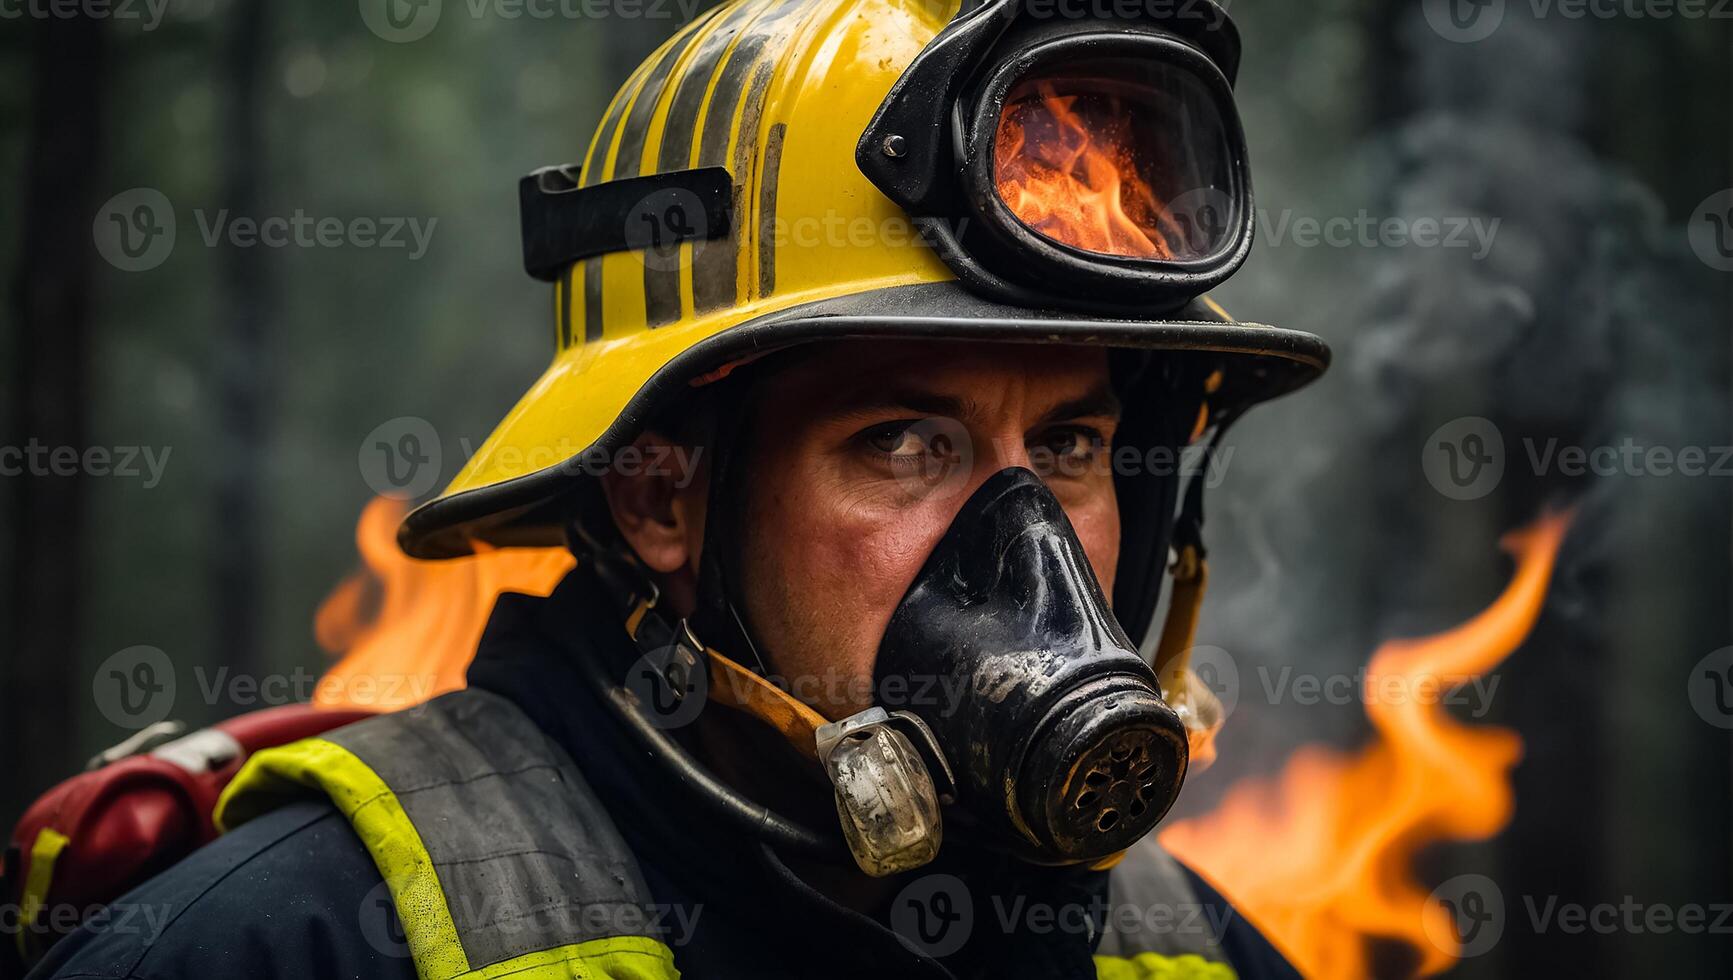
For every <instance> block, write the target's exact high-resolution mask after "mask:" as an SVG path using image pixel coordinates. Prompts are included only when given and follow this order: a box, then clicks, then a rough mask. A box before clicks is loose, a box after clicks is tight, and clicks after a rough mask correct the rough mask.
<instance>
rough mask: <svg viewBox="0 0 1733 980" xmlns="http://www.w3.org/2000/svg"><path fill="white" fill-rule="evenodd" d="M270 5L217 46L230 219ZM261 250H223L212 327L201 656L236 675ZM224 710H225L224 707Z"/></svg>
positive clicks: (260, 566) (259, 655)
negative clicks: (210, 466)
mask: <svg viewBox="0 0 1733 980" xmlns="http://www.w3.org/2000/svg"><path fill="white" fill-rule="evenodd" d="M267 15H268V8H267V6H266V4H265V2H264V0H240V2H238V3H237V4H236V5H235V8H234V11H233V13H232V14H231V16H232V18H233V23H232V25H231V27H230V32H229V35H228V41H227V44H225V45H224V52H223V67H224V72H223V73H224V77H225V78H226V79H227V81H228V84H227V85H226V86H225V87H226V88H227V89H228V99H227V104H226V105H225V106H224V116H223V132H224V133H225V134H226V146H225V152H224V160H223V168H224V174H223V206H224V207H226V208H228V209H229V213H231V214H233V215H236V216H237V217H253V218H257V217H258V216H259V215H260V214H261V210H260V207H261V203H262V199H263V195H262V194H261V191H260V187H261V183H262V182H261V173H262V172H263V171H264V169H265V166H266V159H267V157H266V154H265V151H264V135H263V125H262V120H263V111H262V109H261V106H260V101H261V98H260V95H261V93H260V71H261V69H262V68H263V66H264V65H265V64H266V62H267V61H268V60H269V45H268V43H267V41H266V32H267V24H266V19H265V18H266V17H267ZM267 261H268V253H266V252H265V251H264V250H262V249H258V248H236V247H233V246H231V247H228V248H226V249H224V250H223V252H222V255H221V268H222V271H223V274H222V292H221V294H220V298H219V306H218V309H219V310H220V311H221V313H220V316H221V320H220V322H219V323H218V325H217V330H216V346H215V350H216V364H215V371H214V374H215V380H216V389H217V410H218V417H217V433H218V435H217V438H218V446H217V452H216V454H215V456H214V457H213V458H214V459H215V461H216V488H215V492H216V500H215V507H214V511H213V514H214V517H215V522H214V526H215V528H216V529H217V530H216V533H215V534H213V535H212V536H211V538H210V548H211V551H210V561H209V568H210V575H211V595H212V598H213V602H214V614H215V620H216V622H215V625H216V629H215V631H214V632H213V634H212V639H213V642H214V643H215V650H214V651H213V652H212V656H211V657H210V658H208V660H207V662H209V663H214V664H221V665H225V666H228V667H230V668H232V669H234V670H235V671H236V672H238V673H245V674H252V675H255V676H256V675H258V674H261V673H262V672H264V671H265V670H266V669H267V667H268V665H267V664H266V663H265V660H264V657H265V651H264V650H263V649H262V648H261V643H260V637H259V631H260V623H261V620H262V618H263V605H264V590H263V585H262V578H263V571H264V567H265V562H264V542H265V528H264V503H263V498H264V488H265V485H266V479H267V474H268V470H269V465H270V459H271V454H270V453H269V452H268V451H267V445H266V444H267V441H268V439H269V432H268V427H267V425H266V419H265V413H266V408H267V406H269V405H270V404H271V401H272V398H271V395H272V392H273V390H274V387H275V385H274V378H273V376H272V370H271V365H270V358H269V357H268V355H267V351H266V336H267V334H266V323H267V320H268V318H269V316H270V307H271V284H270V277H269V269H268V268H267V267H266V264H265V263H266V262H267ZM225 713H226V712H225Z"/></svg>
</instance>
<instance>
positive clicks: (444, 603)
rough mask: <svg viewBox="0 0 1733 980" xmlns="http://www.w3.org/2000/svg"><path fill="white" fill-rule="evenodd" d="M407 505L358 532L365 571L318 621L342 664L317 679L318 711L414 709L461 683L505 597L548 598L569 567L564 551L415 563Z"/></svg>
mask: <svg viewBox="0 0 1733 980" xmlns="http://www.w3.org/2000/svg"><path fill="white" fill-rule="evenodd" d="M406 510H407V506H406V505H405V504H404V503H403V502H402V501H398V500H392V499H389V498H385V497H380V498H377V499H375V500H374V501H373V502H372V503H369V504H368V505H367V509H366V510H364V511H363V512H362V514H361V522H360V524H359V525H357V526H356V528H355V543H356V546H357V547H358V548H359V549H360V552H361V560H362V563H363V564H364V565H365V566H366V567H365V569H364V570H362V571H359V572H357V573H355V574H354V575H352V576H350V577H349V578H348V579H346V580H345V581H343V582H342V583H341V584H340V585H338V586H337V588H336V589H335V590H334V591H332V593H331V595H330V596H328V597H326V599H325V601H324V602H323V603H322V604H321V605H320V606H319V611H318V612H317V613H316V614H315V615H314V618H313V634H314V636H315V637H316V638H317V639H318V641H319V645H320V646H322V647H324V648H325V649H326V650H328V651H330V652H331V653H334V654H341V655H342V659H340V660H338V661H337V662H336V663H335V664H333V665H332V667H331V669H330V670H329V671H327V672H326V674H325V676H324V677H323V678H321V680H320V682H319V685H318V688H317V689H316V691H315V694H314V698H313V702H314V703H315V704H318V705H320V706H322V707H362V708H380V709H392V708H403V707H408V706H409V705H411V704H416V703H419V702H421V701H425V700H427V699H428V698H431V697H436V696H438V695H440V694H444V693H446V692H447V691H455V690H458V689H460V688H462V687H463V686H464V674H465V672H466V671H467V670H468V668H469V662H470V660H471V659H472V658H474V656H475V648H476V644H477V643H479V642H480V641H481V633H482V629H483V627H485V626H486V625H487V618H488V615H489V614H490V613H492V612H493V606H494V601H495V600H496V599H498V598H499V596H500V594H501V593H503V592H523V593H527V594H529V595H537V596H545V595H547V594H549V593H550V592H552V591H553V589H554V586H556V585H558V584H559V582H560V579H562V578H564V577H565V575H566V573H567V572H569V571H570V570H571V568H572V565H573V560H572V556H571V553H570V552H568V551H566V550H565V549H563V548H538V549H513V550H506V551H499V550H486V551H483V552H481V553H479V554H477V555H475V556H473V557H470V558H460V559H455V560H452V561H437V562H434V561H416V560H415V559H413V558H410V557H409V556H407V555H405V554H404V553H403V552H402V551H401V550H400V549H399V548H398V547H397V534H396V532H397V524H398V522H399V521H401V520H402V519H403V514H404V512H405V511H406Z"/></svg>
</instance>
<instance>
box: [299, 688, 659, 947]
mask: <svg viewBox="0 0 1733 980" xmlns="http://www.w3.org/2000/svg"><path fill="white" fill-rule="evenodd" d="M326 738H327V739H328V740H329V741H332V742H336V743H337V744H339V745H341V746H342V747H344V748H346V749H348V750H349V751H350V752H353V753H354V754H355V755H356V756H357V757H359V758H360V759H361V761H362V762H364V763H366V764H367V766H368V767H369V768H371V769H372V770H373V771H374V772H375V773H377V774H378V775H379V778H380V779H382V780H384V782H385V784H386V785H387V786H389V787H390V788H391V791H392V792H393V793H394V794H396V796H397V799H398V801H399V802H400V803H401V804H402V806H403V811H404V813H405V815H406V816H408V818H409V822H410V823H411V824H413V825H414V826H415V830H416V832H417V833H418V834H419V835H420V836H421V840H422V843H423V844H424V845H425V846H426V848H427V852H428V855H429V856H430V857H431V858H432V860H433V866H434V870H435V872H436V873H437V874H438V876H439V883H440V888H441V890H442V891H443V892H444V893H445V901H446V905H447V907H448V908H449V909H450V911H451V918H452V922H453V923H454V924H455V925H456V927H457V935H458V941H459V942H460V943H461V944H462V946H463V949H464V952H465V953H466V954H467V955H468V957H469V963H470V968H471V969H475V970H479V969H481V968H483V967H486V966H490V965H492V964H495V963H500V962H503V961H505V960H509V959H514V958H516V957H519V956H523V955H525V954H527V953H533V952H537V951H540V950H545V949H552V948H554V947H558V946H567V945H573V944H576V943H582V942H587V941H589V940H593V939H602V938H606V937H610V936H648V937H651V938H660V937H659V936H657V932H656V929H655V928H654V925H653V922H654V920H653V919H652V917H651V913H650V910H649V909H648V908H647V902H648V896H649V889H648V888H647V887H646V886H645V884H644V880H643V876H642V874H641V873H640V872H639V870H638V865H637V862H636V861H635V860H634V859H633V858H632V854H631V852H630V851H629V850H627V848H626V844H625V841H624V840H622V839H621V838H620V834H619V831H618V830H617V829H616V828H615V826H614V823H613V821H612V820H611V819H610V818H609V817H608V814H607V812H606V811H605V810H604V809H603V808H602V806H601V804H600V802H598V801H597V799H596V797H595V795H594V793H592V792H591V790H590V788H589V786H588V785H587V784H586V783H585V782H584V779H583V777H582V776H581V775H580V774H579V773H578V770H577V768H576V767H575V766H574V765H573V764H572V761H571V758H570V757H569V756H568V755H567V754H566V753H565V751H564V750H563V749H561V748H560V747H559V746H558V745H557V744H555V743H554V742H553V740H551V739H549V738H548V737H547V736H546V735H544V734H543V733H542V732H541V730H540V729H538V728H537V727H536V726H535V723H533V722H532V721H530V719H529V718H528V717H526V716H525V715H524V713H523V712H522V711H521V710H519V709H518V708H517V706H516V705H513V704H512V703H511V702H510V701H507V700H506V699H504V698H502V697H499V696H498V695H495V694H491V693H488V692H486V691H476V690H469V691H459V692H457V693H454V694H448V695H445V696H444V697H441V698H437V699H435V700H433V701H430V702H428V703H427V704H424V705H421V706H419V707H415V708H411V709H409V710H407V711H402V712H398V713H396V714H391V715H384V716H381V717H379V718H372V719H368V720H367V721H364V722H361V723H359V724H356V725H351V726H349V727H347V728H343V729H340V730H338V731H336V732H333V733H332V734H330V735H328V736H326Z"/></svg>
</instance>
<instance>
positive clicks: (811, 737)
mask: <svg viewBox="0 0 1733 980" xmlns="http://www.w3.org/2000/svg"><path fill="white" fill-rule="evenodd" d="M572 543H573V545H574V546H578V547H582V549H583V552H584V553H585V554H587V555H588V556H589V557H590V559H591V561H592V562H593V564H594V567H595V570H596V577H597V578H599V579H600V580H601V582H602V585H603V588H604V589H605V590H606V591H607V592H608V594H609V596H610V597H611V598H612V599H613V600H614V604H615V606H616V607H617V608H619V609H620V611H621V614H622V615H623V617H624V620H625V625H626V633H627V634H628V635H629V636H631V638H632V643H633V645H635V646H636V647H637V648H638V651H639V652H640V653H641V654H643V655H644V656H645V657H646V658H649V659H650V660H651V662H652V663H653V664H654V665H655V667H656V669H657V670H660V671H662V672H663V673H664V674H665V675H666V677H667V680H668V682H669V685H670V687H671V688H672V689H673V690H676V691H690V690H692V689H693V687H694V685H693V683H692V674H693V673H694V672H695V671H697V670H699V669H703V670H704V671H705V673H706V675H707V676H706V680H707V681H708V682H709V683H708V686H707V690H706V693H707V696H708V698H709V699H710V700H711V701H715V702H717V703H718V704H724V705H727V706H728V707H730V708H734V709H736V710H738V711H743V712H745V713H747V714H749V715H751V716H752V717H754V718H757V719H758V720H759V721H762V722H764V723H765V724H766V725H769V726H770V727H771V728H773V729H775V730H776V731H777V732H779V733H781V735H782V736H783V737H784V738H786V739H787V740H788V741H789V742H790V743H791V744H792V745H793V746H794V747H795V749H797V750H798V751H799V752H800V753H801V754H802V755H804V756H806V757H807V758H808V759H811V760H812V761H814V762H817V761H818V737H817V733H818V729H819V727H820V726H822V725H825V724H828V721H827V719H825V717H824V716H823V715H820V714H819V713H818V712H817V711H814V710H813V709H812V708H811V707H809V706H807V705H806V704H805V703H803V702H801V701H799V700H797V699H796V698H795V697H794V696H793V695H791V694H789V693H788V692H787V691H784V690H783V689H782V688H780V687H777V686H776V685H775V684H772V683H771V682H770V681H768V680H766V679H765V678H764V677H762V676H760V675H759V674H757V673H755V672H753V671H752V670H749V669H747V668H746V667H744V666H742V665H740V664H739V663H737V662H735V661H734V660H733V659H731V658H729V657H727V656H725V655H723V654H721V653H719V652H717V651H716V650H714V649H712V648H710V647H708V646H706V645H705V644H704V643H703V642H702V641H700V640H699V639H698V636H697V634H696V633H694V632H693V631H692V626H691V624H690V623H689V622H688V621H687V620H684V619H683V620H680V621H679V622H678V623H670V622H669V621H668V619H667V617H665V616H663V615H662V613H661V611H660V610H659V609H657V603H658V602H659V601H660V600H661V597H662V594H661V590H660V589H658V588H657V587H656V584H655V582H654V581H652V580H651V578H650V576H649V574H648V573H646V572H645V571H644V569H643V567H642V566H641V565H639V564H638V563H637V561H636V559H634V558H632V557H631V556H630V555H627V554H622V553H621V552H620V551H618V550H617V549H605V546H602V545H600V544H597V543H596V542H594V541H592V540H589V539H588V536H587V535H581V536H580V537H579V539H578V540H575V541H573V542H572Z"/></svg>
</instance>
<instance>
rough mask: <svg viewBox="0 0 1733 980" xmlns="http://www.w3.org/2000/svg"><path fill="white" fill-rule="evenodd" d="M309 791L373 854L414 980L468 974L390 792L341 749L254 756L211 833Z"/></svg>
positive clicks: (323, 744)
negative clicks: (334, 811) (340, 816)
mask: <svg viewBox="0 0 1733 980" xmlns="http://www.w3.org/2000/svg"><path fill="white" fill-rule="evenodd" d="M309 790H312V791H315V792H322V793H323V794H324V795H326V796H328V797H329V798H330V799H331V802H332V803H333V804H334V805H336V807H337V809H338V811H339V812H341V813H342V814H343V816H345V817H347V818H348V820H349V824H350V826H352V827H354V828H355V833H356V835H357V836H359V837H360V838H361V843H362V844H364V845H366V847H367V852H368V853H369V854H371V855H373V863H374V865H375V866H377V867H378V868H379V873H380V875H381V876H383V877H384V878H385V883H386V886H387V887H388V888H390V890H391V899H392V902H393V904H395V905H396V906H397V917H398V918H399V919H400V920H401V921H402V923H403V932H404V935H405V936H406V937H407V939H408V942H409V952H410V955H412V956H413V957H414V958H415V971H416V973H417V974H419V975H420V977H421V980H452V978H454V977H461V976H464V975H466V974H468V973H469V972H470V969H469V958H468V956H467V954H465V953H464V951H463V945H462V943H460V942H459V941H458V938H457V925H456V924H455V923H454V922H453V921H452V918H451V909H450V908H449V907H448V906H447V905H446V904H445V892H444V891H443V890H442V889H441V888H440V886H439V876H438V874H437V873H435V871H434V869H433V859H432V857H430V856H429V855H428V853H427V845H425V844H423V843H422V840H421V835H420V834H419V833H418V832H417V831H416V829H415V824H413V823H411V822H410V820H409V817H408V815H407V814H405V813H404V812H403V804H402V803H401V802H399V801H398V799H397V794H395V793H393V792H392V791H391V788H390V787H389V786H387V785H385V781H384V780H383V779H380V778H379V774H378V773H375V772H374V771H373V770H372V769H371V768H369V767H368V765H367V764H366V763H365V762H362V761H361V759H360V758H359V757H357V756H356V755H355V754H354V753H352V752H350V751H349V750H348V749H345V748H344V747H342V746H341V745H338V744H337V743H335V742H330V741H326V740H325V739H322V738H311V739H305V740H303V741H300V742H292V743H290V744H288V745H285V746H281V747H279V748H274V749H266V750H264V751H262V752H259V753H258V754H256V755H254V756H253V757H252V758H251V759H248V760H247V763H246V765H244V766H242V767H241V771H240V772H239V773H237V774H236V776H235V778H234V781H233V782H231V783H229V786H228V788H227V789H225V790H223V795H222V796H221V797H220V798H219V799H218V800H217V807H216V811H215V814H214V817H215V821H216V825H217V829H219V830H221V831H224V832H227V831H230V830H233V829H234V828H236V827H238V826H240V825H241V824H243V823H246V822H247V821H248V820H251V819H252V818H254V817H257V816H259V815H261V814H263V813H266V812H268V811H270V810H272V809H274V808H276V807H277V806H280V805H282V803H283V802H284V801H285V798H300V797H304V796H306V795H308V791H309ZM627 976H630V974H627Z"/></svg>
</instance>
